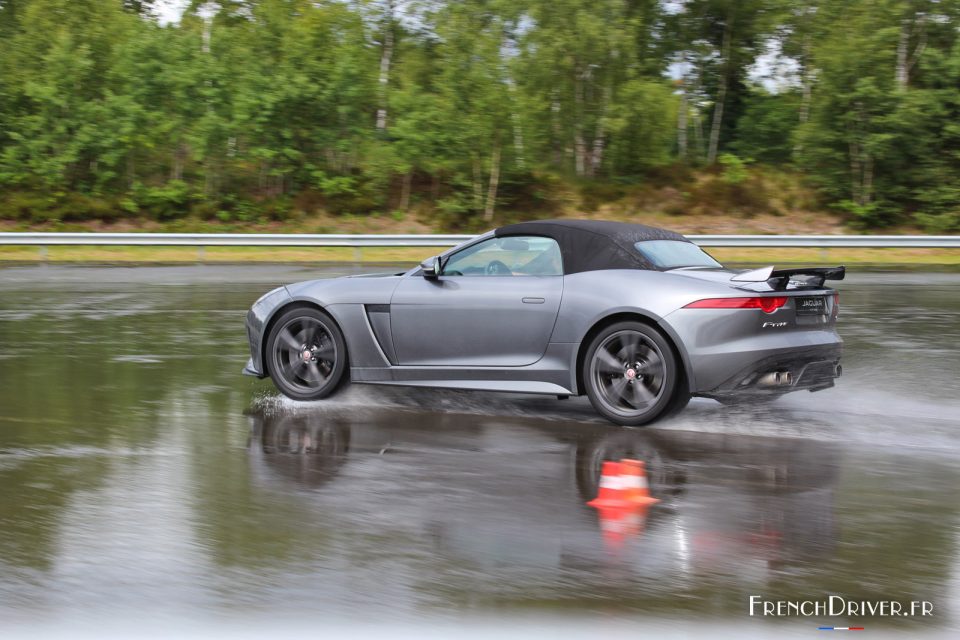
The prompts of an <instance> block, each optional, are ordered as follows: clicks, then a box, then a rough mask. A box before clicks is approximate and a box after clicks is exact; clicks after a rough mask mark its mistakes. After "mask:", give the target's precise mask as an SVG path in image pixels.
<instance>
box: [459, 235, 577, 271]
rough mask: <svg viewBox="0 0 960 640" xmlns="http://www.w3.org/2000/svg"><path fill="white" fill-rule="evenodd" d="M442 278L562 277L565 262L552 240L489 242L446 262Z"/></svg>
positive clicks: (529, 238) (531, 238) (523, 238)
mask: <svg viewBox="0 0 960 640" xmlns="http://www.w3.org/2000/svg"><path fill="white" fill-rule="evenodd" d="M442 275H445V276H562V275H563V261H562V260H561V257H560V247H559V246H557V241H556V240H554V239H552V238H542V237H540V236H508V237H506V238H490V239H489V240H484V241H483V242H480V243H478V244H475V245H473V246H471V247H467V248H466V249H464V250H463V251H458V252H457V253H455V254H453V255H452V256H450V257H449V258H447V261H446V263H445V264H444V265H443V274H442Z"/></svg>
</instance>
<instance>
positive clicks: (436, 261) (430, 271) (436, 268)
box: [420, 256, 440, 278]
mask: <svg viewBox="0 0 960 640" xmlns="http://www.w3.org/2000/svg"><path fill="white" fill-rule="evenodd" d="M420 269H421V271H423V277H424V278H436V277H437V276H439V275H440V256H433V257H432V258H427V259H426V260H424V261H423V262H421V263H420Z"/></svg>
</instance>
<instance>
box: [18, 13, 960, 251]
mask: <svg viewBox="0 0 960 640" xmlns="http://www.w3.org/2000/svg"><path fill="white" fill-rule="evenodd" d="M154 5H155V3H154V2H150V1H143V2H135V1H129V0H0V218H3V219H5V220H8V221H18V222H19V223H22V224H30V225H43V224H48V223H50V222H65V221H83V220H106V221H117V220H124V219H131V220H153V221H161V222H170V221H177V220H185V219H190V220H207V221H213V222H217V221H220V222H234V223H245V222H252V223H255V222H263V221H270V220H275V221H282V220H290V219H295V218H296V217H297V216H301V217H303V216H309V215H312V214H314V213H316V212H326V213H328V214H331V215H339V216H370V217H371V218H372V217H375V216H380V217H387V218H389V217H390V216H394V217H396V218H400V217H403V216H407V215H411V216H420V217H421V219H426V220H429V221H430V224H431V226H433V227H434V228H436V229H451V230H454V229H464V230H471V229H478V228H484V227H489V226H492V225H491V223H494V222H496V223H500V222H503V221H508V220H516V219H522V218H534V217H548V216H552V215H556V214H557V213H558V212H559V211H560V210H561V209H563V208H564V207H567V208H569V203H570V202H573V205H572V208H573V210H574V211H578V210H584V211H591V210H595V209H596V208H597V207H598V206H600V205H602V204H603V203H604V202H606V201H612V200H616V199H618V198H624V197H627V196H629V195H630V194H637V193H650V192H651V191H650V190H651V189H659V191H657V192H656V193H661V194H668V195H669V197H666V196H664V197H663V198H661V199H659V200H658V199H657V198H653V199H649V201H645V202H646V204H643V205H642V206H641V204H637V205H636V207H635V208H634V209H633V211H635V212H641V211H642V210H643V208H644V207H647V208H648V209H651V210H654V209H656V210H661V212H664V213H667V214H670V215H677V216H682V215H683V214H684V213H685V212H687V211H689V210H692V209H694V208H697V207H699V208H700V210H707V211H713V212H715V213H716V215H724V214H726V213H737V214H743V215H748V214H750V212H764V213H769V212H771V211H772V212H773V213H775V214H779V215H787V214H789V212H790V211H793V210H798V209H808V210H817V211H824V212H831V213H832V214H833V215H836V216H838V217H839V218H840V219H842V220H843V221H844V223H845V224H847V225H848V226H849V227H850V228H853V229H880V228H884V227H888V228H889V227H898V226H899V227H910V228H916V229H922V230H925V231H928V232H941V233H948V232H951V231H955V230H957V229H958V228H960V37H958V36H960V0H462V1H457V2H445V1H442V0H407V1H403V0H327V1H315V0H220V1H219V2H217V3H213V2H200V1H196V0H194V1H193V2H190V3H189V4H188V6H187V7H186V10H185V12H184V14H183V15H182V17H181V18H180V19H179V21H174V22H170V23H167V24H163V23H162V22H163V21H161V20H160V19H159V17H158V14H157V11H158V7H156V6H154ZM571 194H572V195H571ZM571 198H573V199H572V200H571ZM637 202H639V201H637ZM564 203H566V204H564ZM704 203H713V205H714V207H713V208H712V209H711V208H709V207H708V208H707V209H704ZM789 230H790V229H789V219H785V221H784V231H789Z"/></svg>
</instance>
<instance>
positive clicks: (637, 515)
mask: <svg viewBox="0 0 960 640" xmlns="http://www.w3.org/2000/svg"><path fill="white" fill-rule="evenodd" d="M649 509H650V507H649V506H648V505H642V506H638V505H633V506H630V507H616V508H612V509H610V508H603V507H601V508H599V509H597V517H598V518H599V522H600V533H601V534H602V535H603V542H604V546H606V547H607V549H608V550H610V551H619V550H620V549H621V548H623V546H624V544H625V543H626V542H627V540H631V539H633V538H639V537H640V536H641V535H642V534H643V530H644V528H645V525H646V523H647V511H648V510H649Z"/></svg>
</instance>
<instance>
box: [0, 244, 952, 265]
mask: <svg viewBox="0 0 960 640" xmlns="http://www.w3.org/2000/svg"><path fill="white" fill-rule="evenodd" d="M445 248H446V247H371V248H364V249H353V248H351V247H204V248H202V249H201V248H198V247H94V246H52V247H46V248H40V247H22V246H0V263H37V262H56V263H98V264H121V263H122V264H132V263H151V264H158V263H171V264H183V263H197V262H207V263H220V264H224V263H234V264H237V263H316V262H346V263H369V264H378V263H379V264H383V263H407V264H416V263H418V262H420V261H421V260H422V259H424V258H427V257H429V256H432V255H436V254H437V253H440V252H441V251H443V250H444V249H445ZM709 251H710V253H711V254H712V255H713V256H714V257H715V258H717V259H718V260H719V261H721V262H723V263H725V264H731V265H757V264H760V265H766V264H775V265H779V266H784V265H796V264H804V265H835V264H845V265H847V266H850V267H903V268H909V269H931V270H949V271H954V270H957V271H960V251H956V250H954V249H860V248H857V249H841V248H831V249H807V248H796V249H794V248H790V249H766V248H763V249H748V248H715V249H709Z"/></svg>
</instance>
